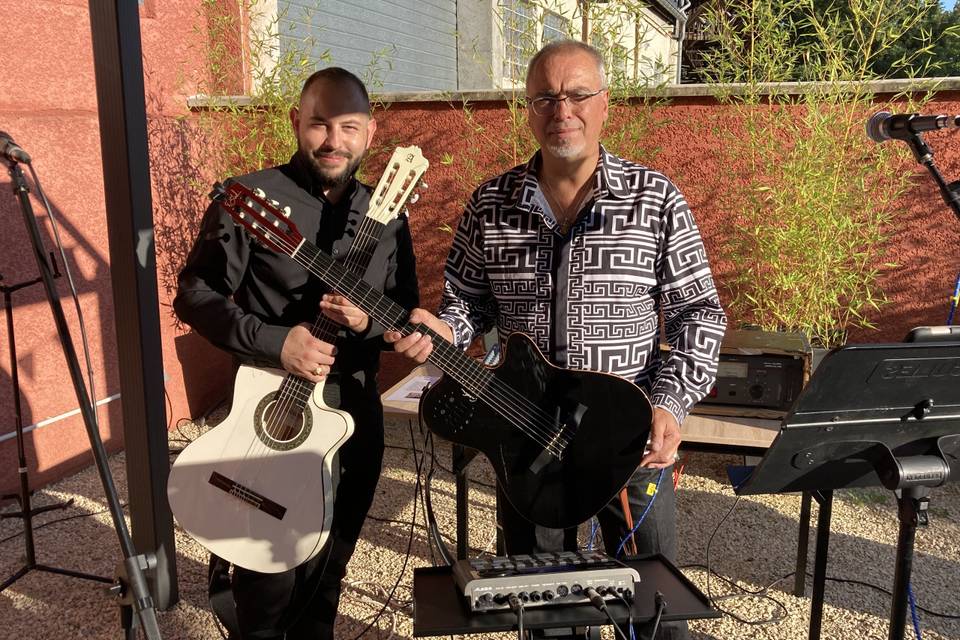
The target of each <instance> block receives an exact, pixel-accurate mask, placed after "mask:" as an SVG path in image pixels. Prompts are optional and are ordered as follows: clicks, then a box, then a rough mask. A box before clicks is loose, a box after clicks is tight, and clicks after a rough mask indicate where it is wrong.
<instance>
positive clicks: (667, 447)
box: [640, 407, 680, 469]
mask: <svg viewBox="0 0 960 640" xmlns="http://www.w3.org/2000/svg"><path fill="white" fill-rule="evenodd" d="M679 447H680V425H679V424H677V419H676V418H674V417H673V414H672V413H670V412H669V411H667V410H666V409H662V408H660V407H654V408H653V423H652V424H651V425H650V447H649V453H647V454H646V455H645V456H643V459H642V460H641V461H640V466H641V467H648V468H650V469H666V468H667V467H669V466H670V465H672V464H673V463H674V462H676V461H677V460H676V456H677V448H679Z"/></svg>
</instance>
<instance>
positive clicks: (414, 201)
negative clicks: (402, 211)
mask: <svg viewBox="0 0 960 640" xmlns="http://www.w3.org/2000/svg"><path fill="white" fill-rule="evenodd" d="M419 199H420V194H419V193H415V194H413V195H412V196H410V201H409V202H410V204H417V201H418V200H419Z"/></svg>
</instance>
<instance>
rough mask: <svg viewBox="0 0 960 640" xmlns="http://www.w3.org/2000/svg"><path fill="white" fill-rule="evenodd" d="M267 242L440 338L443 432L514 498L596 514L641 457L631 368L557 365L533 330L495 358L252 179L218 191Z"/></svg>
mask: <svg viewBox="0 0 960 640" xmlns="http://www.w3.org/2000/svg"><path fill="white" fill-rule="evenodd" d="M211 197H213V198H214V199H215V200H218V201H219V202H220V204H221V205H222V206H223V207H224V209H225V210H226V211H228V212H229V213H230V215H231V216H233V218H234V220H236V222H237V223H239V224H241V225H243V226H244V227H246V229H247V230H248V231H249V232H250V234H251V235H253V236H254V237H255V238H257V239H258V240H259V241H260V242H262V243H263V244H264V245H265V246H267V247H269V248H271V249H273V250H275V251H278V252H281V253H284V254H286V255H288V256H290V257H291V258H293V259H294V260H295V261H296V262H298V263H299V264H300V265H301V266H303V267H304V268H305V269H307V270H308V271H310V273H312V274H313V275H315V276H316V277H317V278H319V279H320V280H322V281H323V282H324V283H326V284H327V285H328V286H329V287H330V288H332V289H334V290H335V291H337V292H338V293H339V294H341V295H343V296H345V297H346V298H347V299H348V300H350V301H351V302H352V303H353V304H355V305H356V306H357V307H359V308H360V309H362V310H363V311H364V312H365V313H367V314H368V315H369V316H370V317H371V318H373V319H375V320H377V321H378V322H379V323H380V324H382V325H383V326H385V327H392V328H395V329H396V330H398V331H400V332H401V333H402V334H404V335H408V334H410V333H413V332H414V331H419V332H421V333H427V334H430V335H432V336H433V337H434V348H433V352H432V353H431V354H430V361H431V362H433V363H434V364H435V365H436V366H437V367H439V368H440V369H441V370H442V371H443V372H444V373H445V374H446V376H445V377H444V378H442V379H441V380H440V381H439V382H438V383H437V384H436V385H435V386H434V387H432V388H431V389H429V390H428V391H427V392H426V393H425V394H424V396H423V398H422V400H421V402H420V414H421V416H422V418H423V420H424V422H426V424H427V427H429V428H430V430H431V431H433V432H434V433H435V434H436V435H438V436H440V437H442V438H444V439H446V440H450V441H452V442H455V443H457V444H461V445H463V446H466V447H470V448H473V449H477V450H479V451H480V452H481V453H483V454H484V455H485V456H486V457H487V459H488V460H489V461H490V464H491V465H492V466H493V469H494V471H495V472H496V474H497V479H498V481H499V484H500V486H501V488H502V489H503V491H504V493H505V494H506V496H507V499H508V500H510V502H511V504H513V506H514V508H515V509H516V510H517V511H518V512H519V513H521V514H522V515H524V516H525V517H527V518H528V519H529V520H531V521H532V522H534V523H536V524H539V525H542V526H546V527H553V528H560V527H570V526H575V525H577V524H579V523H580V522H583V521H584V520H587V519H588V518H590V516H592V515H593V514H595V513H596V512H597V511H599V510H600V509H601V508H603V506H604V505H605V504H606V503H607V502H608V501H610V499H612V498H613V497H614V496H615V495H616V494H617V492H618V491H620V489H621V488H622V487H623V486H624V485H625V484H626V483H627V481H628V480H629V479H630V476H631V474H632V473H633V471H634V470H635V469H636V468H637V465H638V464H640V459H641V458H642V457H643V451H644V447H645V446H646V443H647V437H648V435H649V431H650V421H651V418H652V415H653V410H652V408H651V406H650V401H649V400H648V399H647V396H646V394H645V393H644V392H643V391H642V390H641V389H640V388H639V387H637V386H636V385H635V384H633V383H631V382H629V381H628V380H625V379H623V378H620V377H617V376H614V375H611V374H606V373H598V372H593V371H576V370H570V369H561V368H559V367H556V366H554V365H552V364H550V363H549V362H548V361H547V360H546V358H544V357H543V355H542V354H541V353H540V351H539V350H538V349H537V347H536V345H535V344H534V343H533V341H532V340H530V338H528V337H527V336H525V335H523V334H520V333H514V334H512V335H510V336H509V337H508V338H507V342H506V348H505V349H504V353H503V358H502V360H501V364H499V365H498V366H496V367H487V366H484V365H483V364H481V363H480V362H478V361H476V360H474V359H473V358H471V357H470V356H468V355H466V354H465V353H464V352H463V351H461V350H459V349H457V348H456V347H455V346H453V345H452V344H450V343H448V342H446V341H445V340H443V339H442V338H440V337H439V336H437V335H436V334H435V333H434V332H433V331H431V330H430V329H428V328H427V327H426V326H423V325H412V324H410V323H409V322H408V317H409V312H408V311H407V310H406V309H404V308H403V307H401V306H400V305H398V304H396V303H395V302H393V301H392V300H390V299H389V298H387V297H386V296H384V295H383V293H381V292H379V291H377V290H375V289H373V288H372V287H370V285H368V284H367V283H365V282H363V281H362V280H361V279H360V277H359V276H357V275H356V274H354V273H351V272H350V271H348V270H347V269H345V268H344V267H343V266H342V265H340V264H338V263H337V262H336V261H335V260H334V259H333V258H331V257H330V256H328V255H327V254H325V253H323V252H322V251H320V250H319V249H318V248H317V247H316V246H314V245H312V244H311V243H309V242H307V241H306V240H305V239H304V238H303V236H302V235H300V233H299V232H298V231H297V228H296V226H295V225H293V223H291V222H290V221H289V220H288V219H287V218H286V217H285V215H284V213H283V212H282V211H281V210H280V209H279V208H278V207H275V206H274V205H273V204H271V203H270V202H268V201H267V200H265V199H264V198H261V197H259V196H257V195H256V194H255V193H253V192H252V191H250V190H249V189H247V188H246V187H244V186H243V185H241V184H238V183H234V184H231V185H230V186H228V187H226V188H223V187H219V188H217V189H215V190H214V193H213V194H211Z"/></svg>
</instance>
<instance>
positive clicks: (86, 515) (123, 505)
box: [0, 498, 127, 544]
mask: <svg viewBox="0 0 960 640" xmlns="http://www.w3.org/2000/svg"><path fill="white" fill-rule="evenodd" d="M73 502H74V499H73V498H70V499H69V500H68V501H67V503H66V505H65V506H66V507H69V506H71V505H73ZM120 508H121V509H126V508H127V504H126V503H125V502H122V503H120ZM108 511H110V508H109V507H108V508H106V509H101V510H100V511H91V512H90V513H78V514H75V515H72V516H64V517H63V518H57V519H55V520H48V521H47V522H44V523H42V524H38V525H36V526H34V527H33V530H34V531H37V530H39V529H43V528H44V527H49V526H50V525H52V524H59V523H61V522H66V521H68V520H76V519H78V518H89V517H90V516H96V515H100V514H101V513H106V512H108ZM22 535H24V531H23V530H22V529H21V530H20V531H18V532H16V533H14V534H11V535H9V536H7V537H6V538H0V544H3V543H4V542H9V541H10V540H14V539H15V538H19V537H20V536H22Z"/></svg>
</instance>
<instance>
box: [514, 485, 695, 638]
mask: <svg viewBox="0 0 960 640" xmlns="http://www.w3.org/2000/svg"><path fill="white" fill-rule="evenodd" d="M659 473H660V472H659V471H658V470H657V469H644V468H638V469H637V470H636V471H634V473H633V476H632V477H631V478H630V482H629V483H627V496H628V501H629V505H630V515H631V516H632V518H633V521H634V522H636V521H637V520H638V519H639V518H640V515H641V514H642V513H643V510H644V509H645V508H646V507H647V504H649V502H650V499H651V498H650V496H649V494H648V488H649V485H650V484H651V483H652V484H654V485H655V484H656V482H657V475H658V474H659ZM497 508H498V510H499V512H500V523H501V525H502V526H503V542H504V547H505V549H506V552H507V553H508V554H510V555H516V554H521V553H538V552H545V551H561V550H563V551H576V549H577V529H576V528H575V527H571V528H569V529H548V528H546V527H541V526H538V525H534V524H533V523H532V522H530V521H529V520H527V519H526V518H524V517H523V516H521V515H520V514H519V513H517V512H516V510H515V509H514V508H513V506H512V505H511V504H510V502H509V501H508V500H507V499H506V497H505V496H504V495H503V494H502V493H501V492H500V491H499V489H498V490H497ZM676 519H677V496H676V493H675V492H674V490H673V467H670V468H669V469H664V470H663V479H662V480H661V481H660V488H659V489H658V491H657V493H656V499H654V501H653V505H652V506H651V507H650V511H648V512H647V515H646V517H645V518H644V520H643V523H642V524H641V525H640V526H639V528H637V531H636V533H635V534H634V539H635V540H636V545H637V554H639V555H644V554H648V553H660V554H663V556H664V557H665V558H667V559H668V560H670V561H671V562H676V559H677V532H676ZM597 520H599V521H600V530H601V531H602V532H603V546H604V550H605V551H606V552H607V553H608V554H609V555H611V556H614V555H616V553H617V547H619V546H620V541H621V540H623V538H624V536H626V535H627V533H628V532H629V530H630V528H629V527H628V526H627V520H626V517H625V516H624V513H623V507H622V505H621V504H620V496H619V494H618V495H617V496H616V497H615V498H614V499H613V500H611V501H610V502H609V503H608V504H607V505H606V506H605V507H604V508H603V509H601V510H600V512H599V513H597ZM626 555H633V551H632V547H631V545H630V541H627V543H626V544H625V545H624V547H623V550H622V552H621V553H620V555H619V557H623V556H626ZM645 627H646V625H639V624H637V625H634V631H635V632H636V634H637V638H638V639H646V638H649V637H650V630H649V629H646V628H645ZM688 637H689V633H688V631H687V623H686V621H680V622H669V623H667V622H665V623H662V624H661V625H660V630H659V631H658V633H657V638H664V639H669V640H686V639H687V638H688Z"/></svg>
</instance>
